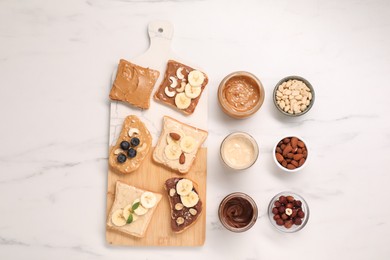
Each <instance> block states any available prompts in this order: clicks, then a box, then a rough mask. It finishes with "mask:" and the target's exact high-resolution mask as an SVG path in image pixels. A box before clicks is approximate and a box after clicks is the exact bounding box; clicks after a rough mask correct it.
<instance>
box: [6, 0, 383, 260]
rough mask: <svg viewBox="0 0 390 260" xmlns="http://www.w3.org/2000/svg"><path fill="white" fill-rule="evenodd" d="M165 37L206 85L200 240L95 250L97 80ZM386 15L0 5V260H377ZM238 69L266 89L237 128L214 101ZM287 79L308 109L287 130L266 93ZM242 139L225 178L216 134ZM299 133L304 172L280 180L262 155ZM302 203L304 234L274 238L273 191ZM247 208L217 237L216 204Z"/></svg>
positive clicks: (98, 218) (309, 4)
mask: <svg viewBox="0 0 390 260" xmlns="http://www.w3.org/2000/svg"><path fill="white" fill-rule="evenodd" d="M155 19H163V20H169V21H171V22H172V23H173V24H174V26H175V33H174V38H173V42H172V48H173V50H174V51H175V53H177V54H178V55H180V57H183V59H185V60H190V61H193V62H194V63H195V64H200V65H201V66H202V68H204V70H205V71H206V72H207V73H208V75H209V78H210V83H209V85H208V87H207V88H208V91H209V99H208V107H209V108H208V125H209V133H210V135H209V139H208V149H209V150H208V179H207V188H208V190H207V226H206V242H205V245H204V246H203V247H201V248H128V247H112V246H109V245H107V244H106V242H105V226H104V223H105V204H106V198H105V194H106V182H107V154H108V149H107V146H108V136H109V135H108V130H109V128H108V126H109V99H108V91H109V82H110V77H111V72H112V70H113V68H114V67H115V66H116V64H117V62H118V60H119V59H120V58H128V59H131V57H135V56H137V55H139V54H140V53H142V52H144V51H145V50H146V49H147V47H148V44H149V43H148V37H147V34H146V28H147V24H148V23H149V22H150V21H152V20H155ZM389 32H390V2H389V1H386V0H374V1H368V0H345V1H335V0H330V1H308V0H298V1H286V0H283V1H255V0H252V1H217V0H211V1H157V0H156V1H142V0H136V1H131V0H117V1H103V0H86V1H76V0H70V1H58V0H57V1H45V0H31V1H21V0H17V1H13V0H2V1H0V88H1V92H0V118H1V127H0V140H1V141H0V209H1V210H0V258H1V259H58V258H59V259H199V258H201V257H207V259H234V260H237V259H248V260H249V259H269V260H270V259H291V260H293V259H317V260H320V259H389V257H390V248H389V246H388V243H387V241H388V239H389V235H390V222H389V215H390V207H389V206H388V204H389V203H387V201H388V200H389V197H390V192H389V190H390V189H389V187H388V186H389V183H390V174H389V170H388V162H389V156H390V121H389V112H390V109H389V96H390V87H389V83H388V82H389V77H388V76H389V75H390V33H389ZM236 70H247V71H250V72H252V73H254V74H256V75H257V76H258V77H259V78H260V79H261V81H262V82H263V84H264V86H265V91H266V99H265V103H264V105H263V107H262V108H261V110H260V111H259V112H258V113H257V114H256V115H255V116H253V117H252V118H250V119H248V120H242V121H237V120H234V119H231V118H228V117H227V116H225V115H224V114H223V113H222V111H221V110H220V108H219V106H218V103H217V95H216V90H217V87H218V84H219V82H220V81H221V80H222V78H223V77H224V76H225V75H227V74H228V73H230V72H232V71H236ZM288 75H300V76H303V77H305V78H306V79H308V80H309V81H310V82H311V83H312V85H313V86H314V88H315V91H316V101H315V105H314V107H313V109H312V110H311V111H310V112H309V113H308V114H307V115H305V116H303V117H301V118H286V117H284V116H282V115H280V114H279V113H278V111H277V110H276V108H275V107H274V105H273V103H272V98H271V93H272V90H273V87H274V86H275V84H276V83H277V82H278V81H279V80H280V79H281V78H283V77H285V76H288ZM236 130H242V131H247V132H248V133H250V134H252V135H253V136H254V137H255V138H256V140H257V142H258V143H259V146H260V157H259V160H258V161H257V162H256V164H255V165H254V166H253V167H252V168H250V169H248V170H245V171H242V172H239V173H237V172H231V171H229V170H227V169H226V168H225V167H224V166H223V165H222V163H221V161H220V159H219V145H220V142H221V140H222V139H223V138H224V137H225V136H226V135H227V134H228V133H230V132H233V131H236ZM289 134H297V135H300V136H302V137H304V138H305V140H306V141H307V142H308V144H309V145H310V148H311V155H312V158H311V159H312V160H311V161H310V164H309V165H308V166H307V167H306V168H305V169H304V170H303V171H302V172H300V173H297V174H285V173H283V172H280V171H279V170H278V168H277V167H276V165H275V164H274V162H273V160H272V156H271V150H272V148H273V146H274V144H275V142H276V141H277V140H278V138H279V137H281V136H283V135H289ZM283 190H292V191H295V192H297V193H299V194H301V195H302V196H303V197H304V198H305V199H306V200H307V201H308V203H309V206H310V211H311V214H310V219H309V222H308V224H307V226H306V227H305V228H304V229H303V230H302V231H300V232H298V233H295V234H282V233H279V232H277V231H276V230H274V229H273V227H272V226H271V224H270V223H269V220H268V218H267V215H266V207H267V205H268V202H269V200H270V199H271V198H272V196H273V195H275V194H276V193H278V192H280V191H283ZM233 191H243V192H246V193H248V194H249V195H251V196H252V197H253V198H254V199H255V201H256V203H257V204H258V206H259V208H260V215H259V219H258V221H257V223H256V224H255V226H254V227H253V228H252V229H250V230H249V231H247V232H246V233H242V234H235V233H230V232H228V231H227V230H225V229H224V228H222V226H221V224H220V222H219V220H218V216H217V207H218V205H219V202H220V201H221V199H222V198H223V197H224V196H225V195H227V194H228V193H230V192H233Z"/></svg>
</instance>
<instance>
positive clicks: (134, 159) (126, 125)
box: [108, 115, 152, 174]
mask: <svg viewBox="0 0 390 260" xmlns="http://www.w3.org/2000/svg"><path fill="white" fill-rule="evenodd" d="M151 146H152V136H151V135H150V133H149V130H148V129H147V128H146V126H145V124H144V123H143V122H142V121H141V120H140V119H139V118H138V117H137V116H135V115H130V116H128V117H126V118H125V120H124V122H123V126H122V130H121V133H120V135H119V137H118V140H117V142H116V144H115V145H114V146H113V147H112V148H111V150H110V154H109V158H108V162H109V165H110V167H111V168H112V169H113V170H114V171H115V172H117V173H121V174H128V173H131V172H133V171H135V170H137V169H138V167H139V166H140V165H141V163H142V161H143V160H144V159H145V157H146V156H147V154H148V152H149V149H150V147H151Z"/></svg>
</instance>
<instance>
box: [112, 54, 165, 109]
mask: <svg viewBox="0 0 390 260" xmlns="http://www.w3.org/2000/svg"><path fill="white" fill-rule="evenodd" d="M159 75H160V72H159V71H157V70H153V69H149V68H144V67H141V66H138V65H136V64H133V63H131V62H129V61H126V60H124V59H121V60H120V61H119V65H118V70H117V73H116V78H115V81H114V83H113V85H112V88H111V91H110V98H111V99H112V100H118V101H123V102H126V103H129V104H130V105H133V106H135V107H139V108H142V109H148V108H149V107H150V96H151V94H152V91H153V87H154V85H155V84H156V81H157V79H158V76H159Z"/></svg>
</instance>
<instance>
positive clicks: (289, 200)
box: [286, 196, 295, 202]
mask: <svg viewBox="0 0 390 260" xmlns="http://www.w3.org/2000/svg"><path fill="white" fill-rule="evenodd" d="M286 199H287V201H288V202H293V201H294V200H295V199H294V197H293V196H287V197H286Z"/></svg>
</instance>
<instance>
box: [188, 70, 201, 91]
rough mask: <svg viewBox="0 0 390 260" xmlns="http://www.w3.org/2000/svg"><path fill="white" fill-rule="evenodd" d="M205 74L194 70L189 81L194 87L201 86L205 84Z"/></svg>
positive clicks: (189, 76) (189, 75)
mask: <svg viewBox="0 0 390 260" xmlns="http://www.w3.org/2000/svg"><path fill="white" fill-rule="evenodd" d="M203 81H204V75H203V73H202V72H200V71H199V70H193V71H191V72H190V73H189V74H188V82H189V83H190V84H191V85H192V86H193V87H200V86H201V85H202V84H203Z"/></svg>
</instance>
